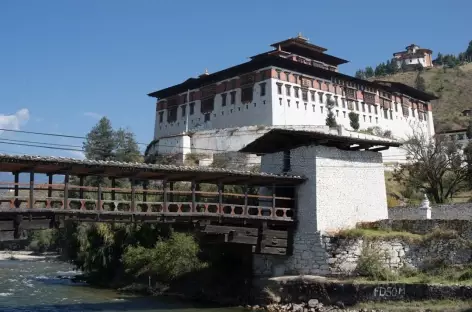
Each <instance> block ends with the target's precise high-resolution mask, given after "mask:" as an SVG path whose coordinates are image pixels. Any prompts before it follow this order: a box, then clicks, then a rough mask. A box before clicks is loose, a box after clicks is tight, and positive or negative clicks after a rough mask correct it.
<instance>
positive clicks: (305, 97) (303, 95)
mask: <svg viewBox="0 0 472 312" xmlns="http://www.w3.org/2000/svg"><path fill="white" fill-rule="evenodd" d="M302 100H303V101H308V92H307V91H303V90H302Z"/></svg>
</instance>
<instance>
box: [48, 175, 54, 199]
mask: <svg viewBox="0 0 472 312" xmlns="http://www.w3.org/2000/svg"><path fill="white" fill-rule="evenodd" d="M52 177H53V175H52V174H51V173H50V174H48V197H49V198H50V197H52V186H51V184H52Z"/></svg>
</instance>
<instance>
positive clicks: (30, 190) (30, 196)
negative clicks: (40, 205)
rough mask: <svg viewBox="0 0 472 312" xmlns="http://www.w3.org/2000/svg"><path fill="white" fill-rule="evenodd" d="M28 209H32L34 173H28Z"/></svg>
mask: <svg viewBox="0 0 472 312" xmlns="http://www.w3.org/2000/svg"><path fill="white" fill-rule="evenodd" d="M29 187H30V189H29V208H30V209H33V208H34V172H30V184H29Z"/></svg>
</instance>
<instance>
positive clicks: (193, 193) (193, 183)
mask: <svg viewBox="0 0 472 312" xmlns="http://www.w3.org/2000/svg"><path fill="white" fill-rule="evenodd" d="M196 187H197V183H195V180H192V212H197V203H196V199H195V198H196V197H195V189H196Z"/></svg>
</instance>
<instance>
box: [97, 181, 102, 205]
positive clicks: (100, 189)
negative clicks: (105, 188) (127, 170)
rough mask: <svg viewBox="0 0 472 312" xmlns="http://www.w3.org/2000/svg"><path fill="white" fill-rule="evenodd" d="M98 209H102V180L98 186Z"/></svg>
mask: <svg viewBox="0 0 472 312" xmlns="http://www.w3.org/2000/svg"><path fill="white" fill-rule="evenodd" d="M97 209H98V210H102V185H101V184H100V182H99V183H98V187H97Z"/></svg>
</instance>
